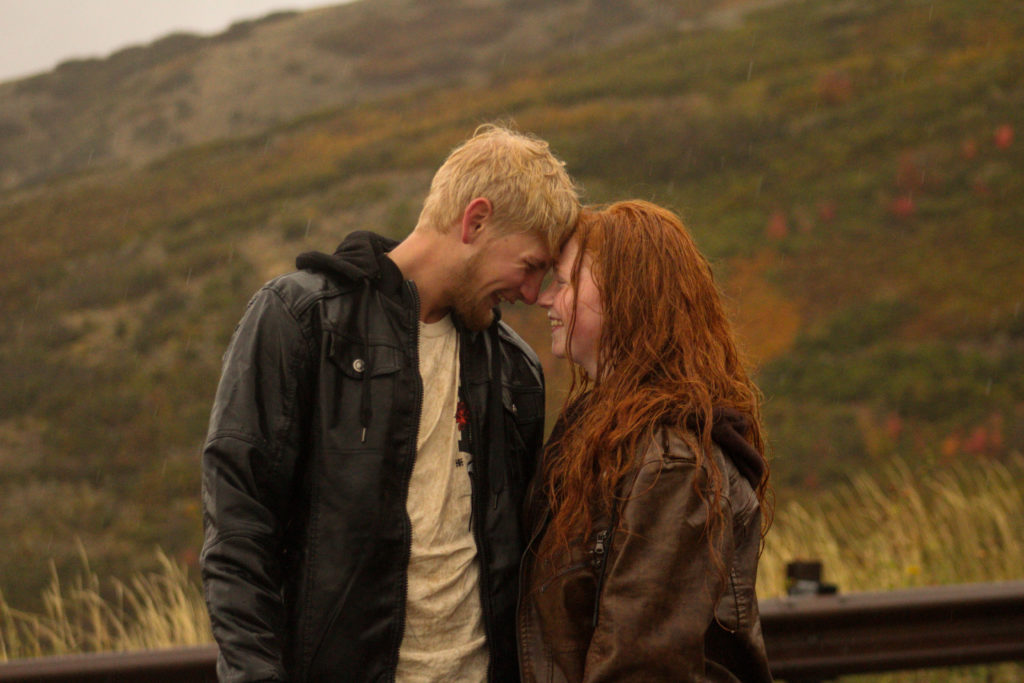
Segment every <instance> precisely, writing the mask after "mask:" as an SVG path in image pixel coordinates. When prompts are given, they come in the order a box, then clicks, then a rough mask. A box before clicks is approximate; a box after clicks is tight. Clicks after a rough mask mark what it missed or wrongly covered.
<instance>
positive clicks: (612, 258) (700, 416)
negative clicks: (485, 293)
mask: <svg viewBox="0 0 1024 683" xmlns="http://www.w3.org/2000/svg"><path fill="white" fill-rule="evenodd" d="M538 303H539V304H540V305H541V306H543V307H545V308H546V309H547V310H548V318H549V320H550V322H551V335H552V337H551V350H552V352H553V353H554V355H556V356H558V357H565V358H568V359H570V360H572V362H573V363H574V375H573V383H572V387H571V389H570V392H569V397H568V400H567V402H566V407H565V408H564V409H563V411H562V415H561V416H560V418H559V420H558V423H557V424H556V425H555V428H554V430H553V432H552V436H551V438H550V440H549V441H548V444H547V445H546V447H545V452H544V459H543V462H542V464H541V467H540V468H539V469H538V475H537V479H535V481H534V482H533V483H532V485H531V492H530V496H529V499H528V507H527V510H526V529H527V530H528V532H529V533H530V544H529V547H528V549H527V552H526V556H525V558H524V562H523V571H522V576H521V579H520V581H521V589H522V591H521V605H520V609H519V638H520V663H521V667H522V674H523V679H524V680H526V681H743V682H744V683H748V682H750V681H755V682H757V681H770V680H771V674H770V673H769V670H768V663H767V658H766V656H765V651H764V641H763V639H762V637H761V627H760V622H759V619H758V610H757V598H756V595H755V592H754V580H755V577H756V574H757V558H758V554H759V552H760V547H761V540H762V538H763V533H764V530H765V528H766V526H767V523H766V522H763V517H762V509H763V507H764V506H765V497H766V494H767V473H768V467H767V464H766V461H765V458H764V443H763V441H762V438H761V433H760V428H759V415H760V411H759V393H758V390H757V388H756V387H755V386H754V384H753V383H752V382H751V381H750V379H749V377H748V376H747V374H746V372H745V370H744V369H743V367H742V365H741V363H740V359H739V355H738V353H737V350H736V345H735V343H734V341H733V339H732V335H731V332H730V329H729V325H728V322H727V320H726V317H725V314H724V312H723V309H722V303H721V300H720V297H719V293H718V291H717V289H716V287H715V283H714V281H713V279H712V275H711V269H710V267H709V265H708V262H707V261H706V260H705V259H704V257H703V256H701V254H700V252H699V251H698V250H697V248H696V246H695V245H694V243H693V240H692V238H691V237H690V235H689V234H688V232H687V231H686V229H685V228H684V227H683V225H682V223H681V222H680V221H679V219H678V218H677V217H676V216H675V215H674V214H672V213H671V212H669V211H667V210H665V209H662V208H660V207H658V206H655V205H653V204H649V203H647V202H641V201H628V202H620V203H617V204H613V205H611V206H609V207H607V208H606V209H604V210H589V211H585V212H584V214H583V215H581V218H580V220H579V223H578V224H577V227H576V229H575V230H574V232H573V233H572V234H571V235H570V236H569V239H568V240H567V241H566V242H565V243H564V244H563V245H562V248H561V249H560V255H559V258H558V262H557V265H556V270H555V277H554V280H553V282H552V284H551V285H550V286H549V287H547V288H546V289H545V290H544V292H543V293H542V294H541V296H540V299H539V300H538ZM765 516H767V515H765Z"/></svg>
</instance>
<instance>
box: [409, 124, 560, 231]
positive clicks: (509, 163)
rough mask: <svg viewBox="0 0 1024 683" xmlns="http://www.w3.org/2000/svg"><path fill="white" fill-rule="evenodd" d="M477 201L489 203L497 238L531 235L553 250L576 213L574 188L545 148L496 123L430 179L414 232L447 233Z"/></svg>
mask: <svg viewBox="0 0 1024 683" xmlns="http://www.w3.org/2000/svg"><path fill="white" fill-rule="evenodd" d="M476 197H484V198H486V199H489V200H490V201H491V208H492V211H493V213H492V215H491V222H492V225H493V226H494V227H495V228H496V230H497V231H498V232H499V233H514V232H534V233H536V234H538V235H539V236H541V237H542V238H543V239H544V240H545V241H546V242H547V244H548V247H549V249H552V250H554V248H555V247H557V245H558V244H560V242H561V241H562V237H563V235H564V234H565V233H566V232H567V231H568V230H570V229H571V228H572V227H573V226H574V225H575V224H576V217H577V216H578V214H579V210H580V201H579V192H578V188H577V187H576V185H575V183H574V182H573V180H572V178H570V177H569V174H568V173H567V172H566V170H565V164H564V163H563V162H562V161H561V160H559V159H557V158H556V157H555V155H554V154H553V153H552V152H551V149H550V146H549V145H548V143H547V142H545V141H544V140H541V139H540V138H538V137H535V136H533V135H530V134H527V133H520V132H518V131H514V130H512V129H511V128H509V127H506V126H504V125H501V124H494V123H489V124H485V125H482V126H480V127H478V128H477V129H476V131H475V132H474V133H473V136H472V137H471V138H469V139H468V140H466V141H465V142H463V143H462V144H461V145H459V146H458V147H456V148H455V149H454V150H452V152H451V154H449V155H448V159H447V160H446V161H445V162H444V164H442V165H441V168H439V169H438V170H437V173H435V174H434V179H433V181H432V182H431V183H430V194H429V195H428V196H427V199H426V201H425V202H424V204H423V210H422V212H421V213H420V217H419V223H418V224H417V228H418V229H419V228H420V227H421V226H423V227H430V228H433V229H435V230H446V229H448V228H449V227H450V226H451V225H452V223H454V222H456V221H458V220H460V219H461V218H462V213H463V211H465V209H466V206H467V205H468V204H469V202H470V201H472V200H473V199H475V198H476Z"/></svg>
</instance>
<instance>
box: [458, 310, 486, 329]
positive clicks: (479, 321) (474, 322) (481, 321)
mask: <svg viewBox="0 0 1024 683" xmlns="http://www.w3.org/2000/svg"><path fill="white" fill-rule="evenodd" d="M457 313H458V315H459V317H460V318H462V324H463V325H465V326H466V327H468V328H469V329H471V330H473V331H474V332H483V331H484V330H486V329H487V328H488V327H490V326H491V323H493V322H494V310H493V309H491V308H490V307H484V306H480V307H477V308H474V309H472V310H469V311H457Z"/></svg>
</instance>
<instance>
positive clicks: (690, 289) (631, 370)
mask: <svg viewBox="0 0 1024 683" xmlns="http://www.w3.org/2000/svg"><path fill="white" fill-rule="evenodd" d="M570 239H576V240H578V244H579V249H578V251H577V254H576V258H575V261H574V263H573V264H572V271H571V277H570V284H571V286H572V287H573V288H574V290H576V291H578V288H579V275H580V268H581V264H582V263H583V259H584V256H586V255H589V257H590V259H591V261H590V268H591V274H592V277H593V278H594V281H595V284H596V285H597V289H598V292H599V294H600V297H601V302H602V311H603V317H604V321H605V324H604V325H603V326H602V328H601V334H600V341H599V346H598V359H597V361H598V362H597V375H596V378H594V379H590V378H588V377H587V375H586V374H585V373H584V372H583V371H582V369H581V368H580V367H579V366H576V365H574V366H573V380H572V384H571V387H570V390H569V396H568V397H567V399H566V404H565V406H564V407H563V411H562V418H561V419H560V421H559V425H558V427H557V432H558V436H557V437H554V438H553V439H552V440H551V441H550V442H549V444H548V446H547V450H546V453H545V468H544V491H545V493H546V495H547V499H548V501H549V504H550V506H551V511H552V514H551V521H550V527H549V531H550V532H551V533H553V534H554V538H555V539H556V541H558V542H560V543H561V544H563V545H568V544H569V542H570V539H573V538H578V537H579V536H580V535H583V536H584V537H585V536H589V534H590V533H591V529H592V525H593V520H594V519H595V517H596V516H598V515H602V514H610V513H611V512H612V509H613V507H614V506H615V503H616V500H617V499H618V498H617V491H618V487H619V485H620V483H621V482H622V480H623V478H625V477H626V475H627V474H628V473H629V472H630V471H631V469H632V468H633V467H635V464H636V457H637V452H638V451H639V450H640V449H641V448H643V447H645V446H646V445H647V443H648V442H649V441H650V439H652V438H653V436H654V434H655V432H656V431H657V430H659V429H662V428H668V429H670V430H673V431H676V432H678V433H679V434H681V435H682V436H683V438H684V439H686V440H687V442H688V443H689V445H690V447H691V449H692V450H693V453H694V455H695V456H696V458H697V466H698V467H704V468H705V469H706V471H707V473H708V488H707V489H706V490H700V491H697V494H698V495H700V496H701V497H703V498H705V499H706V500H707V502H708V504H709V509H710V510H711V514H710V515H709V519H708V522H707V525H708V529H707V531H708V534H709V536H708V538H709V542H712V547H713V546H714V543H713V541H714V540H715V539H716V538H717V537H718V535H719V534H720V533H721V531H722V529H723V525H724V524H725V523H726V514H727V512H728V511H727V510H725V509H724V505H723V503H722V487H723V483H724V482H723V477H724V473H723V472H721V471H719V468H718V467H717V466H716V464H715V461H714V459H712V458H705V457H704V453H708V452H711V449H712V439H711V428H712V411H720V410H723V409H724V410H729V411H732V412H734V413H739V414H740V415H742V416H743V417H745V418H746V425H747V426H746V430H745V433H743V434H742V436H743V437H744V438H746V440H747V441H748V442H749V443H750V444H751V446H753V448H754V450H756V451H757V453H758V454H759V455H761V458H762V460H763V459H764V452H765V444H764V441H763V438H762V435H761V430H760V400H761V395H760V392H759V391H758V389H757V387H756V386H755V385H754V383H753V382H752V381H751V380H750V378H749V376H748V374H747V372H746V370H745V369H744V367H743V364H742V362H741V359H740V355H739V352H738V350H737V348H736V344H735V342H734V340H733V334H732V330H731V327H730V324H729V322H728V320H727V318H726V315H725V311H724V309H723V306H722V301H721V296H720V294H719V291H718V289H717V286H716V284H715V282H714V278H713V276H712V272H711V266H710V264H709V263H708V261H707V259H705V258H704V256H703V255H702V254H701V253H700V251H699V250H698V249H697V246H696V244H695V243H694V241H693V238H692V237H691V235H690V234H689V232H688V231H687V230H686V228H685V227H684V226H683V224H682V221H680V219H679V218H678V217H677V216H676V215H675V214H674V213H672V212H671V211H668V210H667V209H664V208H662V207H659V206H656V205H654V204H651V203H649V202H644V201H636V200H634V201H624V202H618V203H615V204H612V205H610V206H607V207H606V208H604V209H596V208H593V207H591V208H588V209H586V210H584V211H583V212H582V213H581V215H580V218H579V221H578V222H577V224H576V227H575V229H574V230H573V231H572V232H571V233H569V234H568V235H566V236H565V238H564V240H563V243H562V245H561V246H563V247H564V245H565V243H567V242H568V241H569V240H570ZM573 324H574V321H572V320H570V321H568V325H569V329H568V331H567V334H566V338H567V342H566V343H567V344H570V346H569V347H568V348H567V351H568V355H569V357H570V358H571V357H572V349H571V341H569V340H571V338H572V328H573ZM767 472H768V467H767V463H765V466H764V473H765V474H764V476H763V477H762V479H761V481H760V482H758V483H757V485H756V494H757V497H758V500H759V501H760V502H761V503H762V506H763V507H765V508H767V505H766V500H765V499H766V497H767V495H768V475H767ZM765 513H766V514H765V516H764V519H765V526H764V529H762V533H763V532H764V531H765V530H766V529H767V525H768V523H769V518H770V510H767V509H765ZM720 569H722V567H721V566H720Z"/></svg>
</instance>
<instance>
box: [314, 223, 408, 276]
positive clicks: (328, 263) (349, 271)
mask: <svg viewBox="0 0 1024 683" xmlns="http://www.w3.org/2000/svg"><path fill="white" fill-rule="evenodd" d="M397 244H398V242H397V241H395V240H392V239H389V238H387V237H381V236H380V235H377V234H375V233H372V232H369V231H366V230H357V231H355V232H353V233H350V234H349V235H348V236H347V237H346V238H345V239H344V240H343V241H342V243H341V244H340V245H338V248H337V249H335V250H334V254H325V253H323V252H320V251H308V252H306V253H304V254H300V255H299V257H298V258H297V259H295V267H296V268H299V269H300V270H315V271H318V272H321V273H327V274H329V275H334V276H337V277H339V278H341V279H343V280H348V281H351V282H358V281H359V280H362V279H369V280H377V279H379V278H380V277H381V275H382V269H381V264H380V257H381V256H382V255H384V254H386V253H387V252H389V251H391V250H392V249H394V248H395V246H396V245H397Z"/></svg>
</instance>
